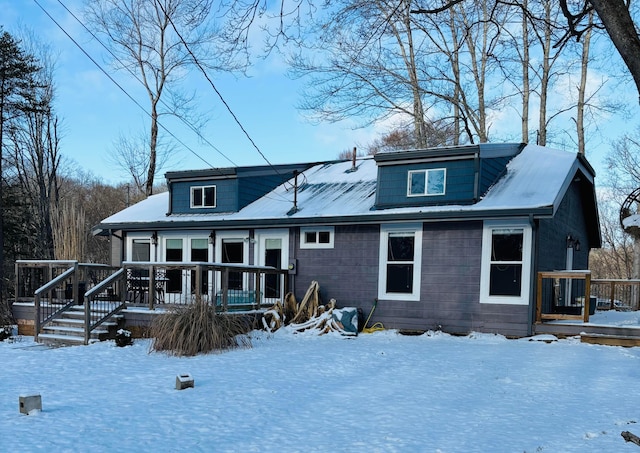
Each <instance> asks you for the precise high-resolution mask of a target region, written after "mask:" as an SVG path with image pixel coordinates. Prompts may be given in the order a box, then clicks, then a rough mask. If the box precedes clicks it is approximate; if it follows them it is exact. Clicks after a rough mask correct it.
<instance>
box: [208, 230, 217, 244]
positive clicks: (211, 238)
mask: <svg viewBox="0 0 640 453" xmlns="http://www.w3.org/2000/svg"><path fill="white" fill-rule="evenodd" d="M215 243H216V232H215V231H213V230H211V233H209V244H215Z"/></svg>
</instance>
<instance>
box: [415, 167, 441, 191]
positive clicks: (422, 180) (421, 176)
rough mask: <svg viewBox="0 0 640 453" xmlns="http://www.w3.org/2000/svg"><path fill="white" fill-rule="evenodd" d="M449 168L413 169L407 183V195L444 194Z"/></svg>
mask: <svg viewBox="0 0 640 453" xmlns="http://www.w3.org/2000/svg"><path fill="white" fill-rule="evenodd" d="M446 176H447V170H446V169H444V168H437V169H433V170H411V171H409V180H408V184H407V186H408V187H407V196H409V197H419V196H425V195H444V192H445V187H446Z"/></svg>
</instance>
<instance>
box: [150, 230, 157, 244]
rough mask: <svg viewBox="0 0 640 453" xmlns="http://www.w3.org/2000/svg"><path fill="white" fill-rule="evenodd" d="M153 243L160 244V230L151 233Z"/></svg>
mask: <svg viewBox="0 0 640 453" xmlns="http://www.w3.org/2000/svg"><path fill="white" fill-rule="evenodd" d="M151 243H152V244H153V245H158V232H157V231H154V232H153V234H152V235H151Z"/></svg>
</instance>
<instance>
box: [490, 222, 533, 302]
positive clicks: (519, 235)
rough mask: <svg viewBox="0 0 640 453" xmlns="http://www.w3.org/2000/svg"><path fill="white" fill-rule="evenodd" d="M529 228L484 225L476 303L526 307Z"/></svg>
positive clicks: (495, 224) (521, 225) (529, 261)
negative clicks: (478, 299)
mask: <svg viewBox="0 0 640 453" xmlns="http://www.w3.org/2000/svg"><path fill="white" fill-rule="evenodd" d="M530 269H531V227H530V226H529V225H526V224H525V225H523V224H520V225H517V224H511V225H509V224H498V223H493V222H486V223H485V227H484V232H483V238H482V276H481V281H480V301H481V302H483V303H503V304H528V303H529V301H528V294H529V286H530V284H529V281H530V276H529V272H530Z"/></svg>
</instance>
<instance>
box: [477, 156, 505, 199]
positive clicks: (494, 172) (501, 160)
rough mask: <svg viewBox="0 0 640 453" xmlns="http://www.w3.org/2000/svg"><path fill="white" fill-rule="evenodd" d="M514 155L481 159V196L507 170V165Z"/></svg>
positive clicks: (479, 191) (479, 190)
mask: <svg viewBox="0 0 640 453" xmlns="http://www.w3.org/2000/svg"><path fill="white" fill-rule="evenodd" d="M511 158H512V156H504V157H495V158H485V159H480V185H479V188H478V194H479V196H482V195H484V194H485V193H486V192H487V190H488V189H489V187H491V186H492V185H493V184H494V183H495V182H496V181H497V180H498V178H499V177H500V175H502V173H503V172H504V171H505V168H506V165H507V163H508V162H509V160H511Z"/></svg>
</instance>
